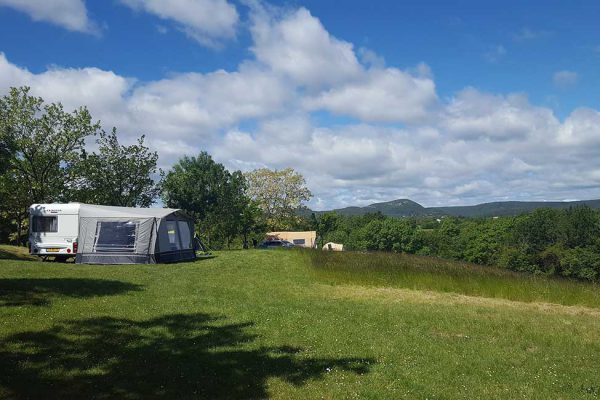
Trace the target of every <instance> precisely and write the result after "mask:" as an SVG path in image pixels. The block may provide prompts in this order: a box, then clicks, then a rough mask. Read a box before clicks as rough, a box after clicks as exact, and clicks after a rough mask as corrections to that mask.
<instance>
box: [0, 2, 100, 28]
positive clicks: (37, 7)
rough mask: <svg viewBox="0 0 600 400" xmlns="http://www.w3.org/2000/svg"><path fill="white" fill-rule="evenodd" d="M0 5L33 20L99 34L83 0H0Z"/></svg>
mask: <svg viewBox="0 0 600 400" xmlns="http://www.w3.org/2000/svg"><path fill="white" fill-rule="evenodd" d="M0 6H6V7H10V8H13V9H15V10H18V11H21V12H23V13H25V14H27V15H29V17H30V18H31V19H33V20H34V21H46V22H50V23H52V24H54V25H58V26H61V27H63V28H65V29H68V30H70V31H76V32H84V33H91V34H95V35H97V34H99V32H100V30H99V28H98V26H97V25H96V23H95V22H93V21H92V20H90V18H89V17H88V12H87V9H86V7H85V4H84V2H83V0H0Z"/></svg>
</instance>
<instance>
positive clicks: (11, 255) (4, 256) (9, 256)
mask: <svg viewBox="0 0 600 400" xmlns="http://www.w3.org/2000/svg"><path fill="white" fill-rule="evenodd" d="M17 249H18V248H17ZM0 260H18V261H35V259H34V258H33V257H31V256H30V255H29V254H28V253H18V252H15V251H9V250H6V249H2V248H0Z"/></svg>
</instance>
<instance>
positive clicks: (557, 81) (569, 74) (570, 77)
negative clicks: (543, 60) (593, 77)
mask: <svg viewBox="0 0 600 400" xmlns="http://www.w3.org/2000/svg"><path fill="white" fill-rule="evenodd" d="M578 80H579V75H578V74H577V72H573V71H566V70H564V71H557V72H555V73H554V75H553V76H552V82H553V83H554V85H555V86H557V87H559V88H568V87H571V86H574V85H575V84H576V83H577V81H578Z"/></svg>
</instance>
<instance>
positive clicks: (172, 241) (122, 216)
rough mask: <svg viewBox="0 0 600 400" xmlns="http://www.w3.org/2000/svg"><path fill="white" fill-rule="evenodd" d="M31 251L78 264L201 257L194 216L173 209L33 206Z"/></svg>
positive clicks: (30, 235) (65, 205)
mask: <svg viewBox="0 0 600 400" xmlns="http://www.w3.org/2000/svg"><path fill="white" fill-rule="evenodd" d="M29 211H30V214H31V220H30V225H29V226H30V229H29V243H30V252H31V254H32V255H37V256H41V257H49V256H52V257H55V259H56V260H66V259H67V258H69V257H75V262H76V263H78V264H154V263H158V262H161V263H166V262H175V261H183V260H193V259H195V258H196V251H195V247H194V220H193V219H192V218H190V217H189V216H188V215H186V214H185V213H184V212H183V211H182V210H179V209H173V208H132V207H114V206H100V205H95V204H83V203H69V204H34V205H32V206H31V207H30V209H29Z"/></svg>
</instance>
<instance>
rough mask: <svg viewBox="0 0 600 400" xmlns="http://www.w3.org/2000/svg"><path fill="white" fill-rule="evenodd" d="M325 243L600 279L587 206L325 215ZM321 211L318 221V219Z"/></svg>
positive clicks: (596, 227) (596, 226) (594, 219)
mask: <svg viewBox="0 0 600 400" xmlns="http://www.w3.org/2000/svg"><path fill="white" fill-rule="evenodd" d="M325 215H328V217H327V218H329V219H331V220H335V221H336V223H335V225H332V226H334V227H335V229H333V230H331V229H329V230H327V231H326V232H325V234H324V235H323V240H324V241H326V242H327V241H334V242H337V243H342V244H344V246H345V248H346V249H349V250H362V251H376V250H381V251H393V252H400V253H410V254H419V255H430V256H437V257H441V258H446V259H453V260H463V261H467V262H472V263H477V264H482V265H496V266H501V267H504V268H507V269H510V270H513V271H524V272H530V273H535V274H545V275H558V276H564V277H568V278H574V279H582V280H591V281H598V280H600V268H599V267H598V262H597V261H596V258H595V257H600V222H599V221H600V212H599V211H596V210H593V209H591V208H589V207H587V206H581V207H574V208H569V209H564V210H558V209H538V210H535V211H533V212H532V213H530V214H524V215H521V216H518V217H500V218H456V217H445V218H442V219H441V220H432V219H431V218H424V219H419V218H400V219H396V218H391V217H385V216H383V215H382V214H377V213H375V214H367V215H362V216H350V217H349V216H344V215H336V214H335V213H328V214H325ZM323 217H324V215H321V216H320V218H321V219H318V221H321V220H322V218H323Z"/></svg>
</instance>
